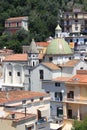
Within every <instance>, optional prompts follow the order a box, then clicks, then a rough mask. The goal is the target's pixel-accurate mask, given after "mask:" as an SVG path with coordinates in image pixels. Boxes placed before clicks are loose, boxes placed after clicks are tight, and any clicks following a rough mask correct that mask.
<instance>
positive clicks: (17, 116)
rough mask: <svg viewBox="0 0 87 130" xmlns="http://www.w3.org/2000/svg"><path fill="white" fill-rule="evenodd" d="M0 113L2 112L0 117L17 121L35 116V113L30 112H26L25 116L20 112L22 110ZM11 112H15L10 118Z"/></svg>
mask: <svg viewBox="0 0 87 130" xmlns="http://www.w3.org/2000/svg"><path fill="white" fill-rule="evenodd" d="M1 114H2V116H0V119H3V120H4V119H5V120H6V119H7V120H12V121H13V122H19V121H22V120H25V119H29V118H32V117H35V118H36V115H35V114H31V113H26V116H25V113H22V112H12V111H2V113H1ZM12 114H15V117H14V118H12Z"/></svg>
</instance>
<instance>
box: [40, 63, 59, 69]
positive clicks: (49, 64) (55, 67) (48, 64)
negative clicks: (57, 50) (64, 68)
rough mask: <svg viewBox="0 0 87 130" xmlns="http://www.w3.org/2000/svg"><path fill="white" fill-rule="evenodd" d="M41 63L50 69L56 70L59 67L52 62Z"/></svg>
mask: <svg viewBox="0 0 87 130" xmlns="http://www.w3.org/2000/svg"><path fill="white" fill-rule="evenodd" d="M41 64H42V65H44V66H46V67H47V68H49V69H51V70H58V69H60V68H59V67H58V66H57V65H55V64H54V63H52V62H42V63H41Z"/></svg>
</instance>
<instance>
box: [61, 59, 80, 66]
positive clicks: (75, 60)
mask: <svg viewBox="0 0 87 130" xmlns="http://www.w3.org/2000/svg"><path fill="white" fill-rule="evenodd" d="M79 62H80V60H79V59H73V60H69V61H67V62H66V63H65V64H63V65H61V67H74V66H75V65H76V64H78V63H79Z"/></svg>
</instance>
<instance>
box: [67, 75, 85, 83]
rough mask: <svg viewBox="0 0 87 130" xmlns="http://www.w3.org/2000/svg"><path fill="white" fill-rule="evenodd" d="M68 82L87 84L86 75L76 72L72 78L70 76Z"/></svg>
mask: <svg viewBox="0 0 87 130" xmlns="http://www.w3.org/2000/svg"><path fill="white" fill-rule="evenodd" d="M68 82H70V83H72V84H73V83H78V84H79V83H86V84H87V75H86V74H84V75H83V74H77V75H75V76H73V77H72V78H70V79H69V80H68Z"/></svg>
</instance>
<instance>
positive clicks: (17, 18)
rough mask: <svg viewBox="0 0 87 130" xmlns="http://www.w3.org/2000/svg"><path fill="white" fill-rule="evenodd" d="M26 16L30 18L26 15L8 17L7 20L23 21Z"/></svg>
mask: <svg viewBox="0 0 87 130" xmlns="http://www.w3.org/2000/svg"><path fill="white" fill-rule="evenodd" d="M25 18H27V19H28V17H27V16H24V17H13V18H8V19H6V21H21V20H23V19H25Z"/></svg>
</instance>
